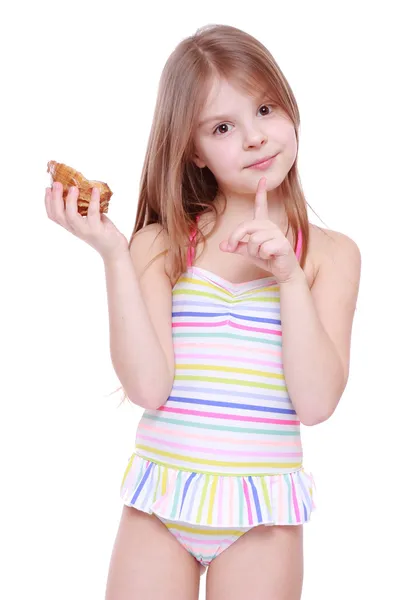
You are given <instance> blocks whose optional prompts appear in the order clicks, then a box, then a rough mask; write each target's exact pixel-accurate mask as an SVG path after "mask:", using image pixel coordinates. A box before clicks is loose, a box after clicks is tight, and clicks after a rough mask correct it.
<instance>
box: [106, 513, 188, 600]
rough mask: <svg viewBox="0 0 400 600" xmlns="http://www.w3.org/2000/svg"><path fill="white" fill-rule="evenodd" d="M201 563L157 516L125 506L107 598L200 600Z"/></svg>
mask: <svg viewBox="0 0 400 600" xmlns="http://www.w3.org/2000/svg"><path fill="white" fill-rule="evenodd" d="M199 579H200V568H199V564H198V562H197V561H196V560H195V559H194V558H193V556H191V555H190V554H189V553H188V552H187V550H185V549H184V548H183V546H182V545H181V544H180V543H179V542H178V541H177V540H176V539H175V538H174V536H173V535H172V534H171V533H170V532H169V531H168V529H167V528H166V526H165V525H164V524H163V523H161V521H160V520H159V519H158V518H157V517H156V516H155V515H148V514H146V513H143V512H141V511H139V510H136V509H135V508H132V507H129V506H125V505H124V506H123V510H122V516H121V521H120V524H119V528H118V532H117V536H116V539H115V543H114V548H113V551H112V555H111V561H110V568H109V573H108V580H107V589H106V597H105V600H134V599H136V598H137V599H140V600H155V599H156V598H162V599H163V600H197V599H198V595H199Z"/></svg>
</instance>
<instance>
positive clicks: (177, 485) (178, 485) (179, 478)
mask: <svg viewBox="0 0 400 600" xmlns="http://www.w3.org/2000/svg"><path fill="white" fill-rule="evenodd" d="M182 475H183V473H182V471H179V473H178V476H177V478H176V482H175V496H174V504H173V506H172V514H171V519H174V518H175V516H176V511H177V508H178V500H179V495H180V492H181V485H182Z"/></svg>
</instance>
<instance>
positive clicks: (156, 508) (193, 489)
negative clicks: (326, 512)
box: [120, 453, 316, 527]
mask: <svg viewBox="0 0 400 600" xmlns="http://www.w3.org/2000/svg"><path fill="white" fill-rule="evenodd" d="M120 496H121V498H122V500H123V502H124V504H126V505H127V506H133V507H135V508H137V509H139V510H141V511H144V512H146V513H148V514H152V513H154V514H155V515H157V516H158V517H160V518H162V519H165V520H167V521H178V522H180V523H187V524H191V525H200V526H208V527H252V526H255V525H301V524H303V523H306V522H307V521H309V520H310V517H311V513H312V512H313V511H314V510H315V509H316V505H315V483H314V479H313V476H312V475H311V474H308V473H306V472H305V471H304V469H300V470H297V471H293V472H291V473H284V474H279V475H261V476H260V475H253V476H252V475H247V476H237V475H215V474H207V473H198V472H191V471H183V470H180V469H177V468H172V467H170V466H167V465H163V464H159V463H155V462H152V461H150V460H147V459H146V458H143V457H141V456H139V455H138V454H137V453H136V454H133V455H132V456H131V458H130V459H129V462H128V466H127V468H126V470H125V474H124V477H123V480H122V484H121V489H120Z"/></svg>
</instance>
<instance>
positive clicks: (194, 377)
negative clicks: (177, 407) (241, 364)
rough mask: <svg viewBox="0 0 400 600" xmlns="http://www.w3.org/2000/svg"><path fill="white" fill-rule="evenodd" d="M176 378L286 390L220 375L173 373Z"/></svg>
mask: <svg viewBox="0 0 400 600" xmlns="http://www.w3.org/2000/svg"><path fill="white" fill-rule="evenodd" d="M175 379H176V380H178V379H179V380H181V381H212V382H214V383H234V384H235V385H244V386H247V387H254V388H257V387H260V388H267V389H268V390H279V391H281V392H285V391H287V388H286V385H275V384H273V383H262V382H261V381H241V380H240V379H224V378H222V377H204V376H203V375H175Z"/></svg>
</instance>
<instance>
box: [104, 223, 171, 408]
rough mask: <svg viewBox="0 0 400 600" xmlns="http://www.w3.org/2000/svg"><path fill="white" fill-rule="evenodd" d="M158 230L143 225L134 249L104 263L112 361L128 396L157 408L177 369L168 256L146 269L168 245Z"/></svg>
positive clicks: (154, 225) (136, 401)
mask: <svg viewBox="0 0 400 600" xmlns="http://www.w3.org/2000/svg"><path fill="white" fill-rule="evenodd" d="M159 231H160V226H159V225H157V224H152V225H148V226H147V227H144V228H143V229H142V230H140V231H139V232H138V233H137V234H136V235H135V237H134V238H133V240H132V244H131V247H130V251H126V252H124V253H123V254H121V255H120V256H119V257H118V258H116V259H114V260H110V261H105V262H104V268H105V275H106V284H107V299H108V311H109V323H110V352H111V359H112V364H113V367H114V369H115V372H116V374H117V376H118V378H119V380H120V382H121V384H122V386H123V388H124V390H125V392H126V394H127V396H128V398H129V399H130V400H131V401H132V402H133V403H134V404H138V405H139V406H142V407H143V408H148V409H153V410H154V409H157V408H159V407H160V406H161V405H162V404H164V403H165V401H166V400H167V398H168V396H169V393H170V391H171V388H172V384H173V378H174V371H175V359H174V351H173V344H172V329H171V306H172V293H171V291H172V290H171V283H170V280H169V278H168V276H167V275H166V273H165V271H164V256H161V257H159V258H158V259H156V260H155V261H154V262H153V263H152V264H151V265H150V266H149V267H148V268H147V269H146V270H145V271H144V267H145V266H146V265H147V263H148V262H149V261H150V260H151V259H152V258H153V257H154V256H155V255H156V254H158V253H159V252H160V251H162V250H164V249H165V246H164V245H163V234H160V235H159V236H158V237H156V235H157V234H158V233H159ZM143 271H144V273H143V275H142V276H141V274H142V272H143ZM140 276H141V277H140ZM139 278H140V283H139Z"/></svg>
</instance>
